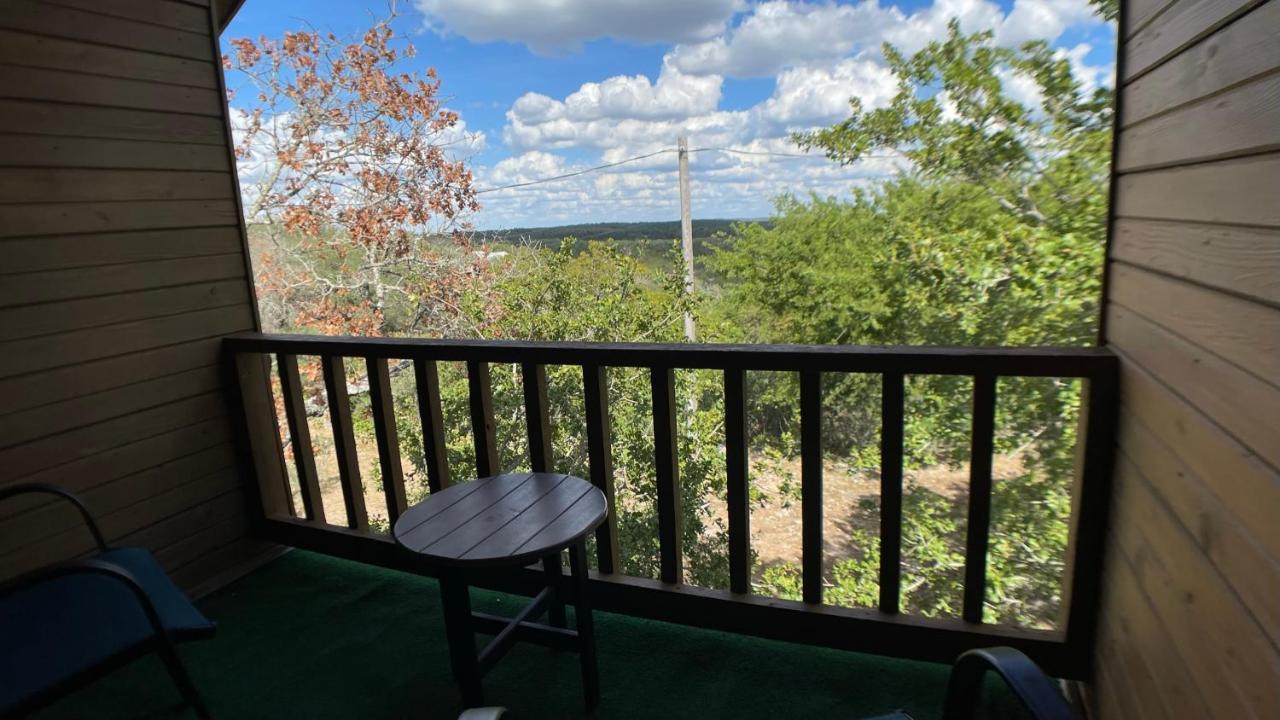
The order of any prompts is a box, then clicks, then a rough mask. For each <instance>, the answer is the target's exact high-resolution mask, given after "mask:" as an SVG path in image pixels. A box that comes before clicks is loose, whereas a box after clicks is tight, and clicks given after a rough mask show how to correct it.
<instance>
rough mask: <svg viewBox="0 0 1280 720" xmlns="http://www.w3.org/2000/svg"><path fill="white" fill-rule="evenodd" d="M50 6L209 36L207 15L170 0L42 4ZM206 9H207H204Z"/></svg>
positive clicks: (56, 0) (68, 0)
mask: <svg viewBox="0 0 1280 720" xmlns="http://www.w3.org/2000/svg"><path fill="white" fill-rule="evenodd" d="M41 1H42V2H45V3H48V4H50V5H58V6H61V7H68V8H76V9H78V10H88V11H90V12H94V13H98V14H100V15H108V16H111V17H117V18H124V19H126V20H137V21H139V22H145V23H150V24H152V25H162V26H164V27H170V28H174V29H176V30H185V31H187V32H193V33H203V34H205V35H208V33H209V11H208V10H207V9H205V8H201V7H198V6H196V5H192V4H190V3H187V2H170V0H41ZM206 7H207V5H206Z"/></svg>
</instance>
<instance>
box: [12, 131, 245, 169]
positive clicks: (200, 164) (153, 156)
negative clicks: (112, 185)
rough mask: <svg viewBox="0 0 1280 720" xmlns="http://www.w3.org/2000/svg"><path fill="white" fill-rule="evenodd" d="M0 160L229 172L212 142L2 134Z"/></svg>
mask: <svg viewBox="0 0 1280 720" xmlns="http://www.w3.org/2000/svg"><path fill="white" fill-rule="evenodd" d="M0 153H3V154H2V155H0V163H2V164H4V165H9V166H13V167H33V168H112V169H124V170H205V171H216V172H224V173H225V172H229V168H230V167H231V164H230V161H229V160H228V159H227V154H226V151H224V150H223V149H221V148H219V147H216V146H213V145H194V144H178V143H161V142H145V141H138V140H103V139H99V138H66V137H48V136H45V137H42V136H38V135H0Z"/></svg>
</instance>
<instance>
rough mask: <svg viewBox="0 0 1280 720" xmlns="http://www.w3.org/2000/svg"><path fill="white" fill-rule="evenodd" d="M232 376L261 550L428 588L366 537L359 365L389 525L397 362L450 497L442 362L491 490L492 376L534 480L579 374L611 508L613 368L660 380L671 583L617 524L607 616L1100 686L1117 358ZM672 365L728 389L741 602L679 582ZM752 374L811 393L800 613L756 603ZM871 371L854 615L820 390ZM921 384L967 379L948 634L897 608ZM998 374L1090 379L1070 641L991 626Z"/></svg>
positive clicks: (485, 364)
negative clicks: (383, 573) (972, 661)
mask: <svg viewBox="0 0 1280 720" xmlns="http://www.w3.org/2000/svg"><path fill="white" fill-rule="evenodd" d="M224 348H225V352H226V358H227V367H228V369H229V371H230V372H231V373H232V374H233V375H234V378H235V387H237V388H238V392H236V393H235V398H234V399H235V400H236V402H237V403H238V404H239V406H240V410H242V411H243V419H244V424H243V427H242V428H241V430H242V432H241V438H242V446H243V449H244V452H243V455H244V465H245V468H246V471H247V472H248V473H249V474H250V476H251V477H253V478H254V479H255V481H256V484H257V487H256V490H257V491H256V492H253V493H250V495H252V496H253V497H254V498H258V499H260V500H261V505H260V507H258V508H256V510H255V511H256V512H257V514H258V516H259V523H258V527H259V531H260V533H261V535H262V536H263V537H265V538H267V539H270V540H274V541H277V542H281V543H284V544H288V545H293V546H297V547H303V548H309V549H313V550H317V551H320V552H327V553H331V554H335V555H339V556H343V557H349V558H353V559H358V560H362V561H365V562H373V563H377V564H381V565H386V566H390V567H398V568H402V569H410V570H414V571H419V572H424V573H426V574H430V570H429V569H424V568H421V567H418V566H416V565H415V564H414V562H413V560H412V558H410V557H408V556H407V554H404V553H400V552H397V549H396V548H395V546H394V544H393V543H392V542H391V541H390V540H389V539H387V538H386V537H385V536H378V535H375V534H372V533H370V532H369V531H368V513H367V512H366V508H365V506H364V502H365V501H364V496H363V494H362V492H361V485H360V478H359V467H358V465H357V462H356V449H355V437H354V432H353V429H352V420H351V409H350V402H349V399H348V397H347V380H346V372H345V363H347V362H350V361H353V360H354V361H358V362H363V363H364V365H365V370H366V371H367V377H368V383H369V395H370V404H371V408H372V411H373V420H374V430H375V435H376V437H377V447H378V458H379V463H380V470H381V477H382V481H383V482H382V484H383V489H384V493H385V500H386V508H387V514H388V516H389V517H390V520H391V522H393V523H394V522H395V519H396V518H397V517H398V516H399V514H400V513H401V512H403V511H404V509H405V503H406V499H405V489H404V482H403V477H402V470H401V459H400V450H399V439H398V437H397V435H396V424H395V418H394V415H393V410H392V402H391V383H390V375H389V371H388V360H389V359H395V360H397V361H402V362H403V361H407V362H411V363H412V366H413V372H414V375H415V378H416V381H417V382H416V387H417V394H418V398H417V400H418V409H419V412H420V416H421V423H422V437H423V445H424V448H423V450H424V455H425V458H426V466H427V468H426V469H427V478H428V485H429V487H430V490H431V491H436V490H439V489H440V488H442V487H445V486H447V485H448V484H449V482H450V475H449V467H448V464H447V462H446V457H445V436H444V424H443V422H442V416H441V406H440V392H439V390H440V388H439V385H440V383H439V379H438V376H437V369H436V364H437V363H438V362H442V361H458V362H464V363H465V364H466V368H467V375H468V383H469V406H470V413H471V419H472V427H473V430H474V444H475V456H476V467H477V469H478V472H479V474H480V475H481V476H485V475H489V474H493V473H497V472H500V471H502V470H503V468H501V467H499V462H498V457H497V443H496V442H495V437H494V420H493V407H492V398H491V390H490V383H489V365H490V364H491V363H512V364H519V365H521V367H522V371H523V372H522V375H523V378H524V387H523V390H524V404H525V409H526V413H525V414H526V418H527V431H528V442H529V461H530V467H531V468H532V469H533V470H535V471H537V470H549V469H553V468H551V467H550V457H551V447H550V442H551V440H550V439H551V429H550V423H549V419H548V412H547V388H546V374H545V366H547V365H576V366H580V367H581V369H582V376H583V396H584V399H585V413H586V418H585V419H586V428H587V449H588V457H589V467H590V473H589V474H590V480H591V482H592V483H594V484H595V485H596V486H597V487H599V488H601V489H602V490H603V491H604V493H605V494H606V496H607V497H609V499H610V505H611V507H612V504H613V503H612V501H613V471H612V464H611V459H610V427H609V411H608V410H609V409H608V401H607V396H606V391H605V369H606V368H609V367H638V368H648V370H649V373H650V381H651V388H652V399H653V403H652V408H653V430H654V456H655V460H656V463H655V467H656V473H655V477H654V479H653V480H654V482H655V483H656V486H657V514H658V533H659V548H660V553H659V555H660V563H659V567H660V580H648V579H641V578H634V577H628V576H624V575H622V574H620V573H619V572H618V570H619V569H620V563H619V560H618V541H617V524H616V516H614V514H613V512H612V510H611V513H610V517H609V519H608V521H607V522H606V524H605V525H603V526H602V527H601V528H600V530H599V531H598V532H597V535H596V550H597V558H596V560H597V567H598V570H597V571H596V572H595V573H593V580H592V592H593V593H595V594H596V595H597V597H596V598H594V600H593V601H594V602H596V603H597V605H598V606H599V607H601V608H602V609H606V610H609V609H612V610H617V611H621V612H629V613H633V614H639V615H647V616H650V617H655V618H658V619H664V620H670V621H674V622H683V623H688V624H694V625H699V626H704V627H713V628H719V629H724V630H730V631H736V632H744V633H750V634H755V635H761V636H766V637H774V638H781V639H786V640H793V641H798V642H809V643H814V644H821V645H828V646H833V647H840V648H847V649H854V650H862V651H868V652H876V653H881V654H889V655H896V656H904V657H911V658H917V659H924V660H937V661H947V662H949V661H951V660H952V659H954V657H955V656H956V655H957V654H959V653H960V652H962V651H964V650H966V649H970V648H974V647H983V646H990V645H997V644H1003V645H1013V646H1015V647H1018V648H1019V649H1022V650H1023V651H1024V652H1027V653H1029V654H1030V655H1032V656H1033V657H1034V658H1035V659H1036V660H1037V661H1038V662H1039V663H1040V664H1041V665H1042V666H1044V667H1045V668H1046V669H1048V670H1049V672H1052V673H1055V674H1057V675H1059V676H1062V677H1085V676H1087V673H1088V672H1089V666H1088V663H1089V661H1090V660H1089V659H1090V657H1091V656H1092V642H1093V635H1094V631H1095V626H1096V624H1097V623H1096V609H1097V605H1098V593H1099V587H1098V582H1099V578H1100V564H1101V560H1102V555H1103V552H1102V550H1103V547H1102V546H1103V542H1104V539H1105V536H1106V520H1107V506H1108V501H1109V495H1110V473H1111V463H1112V448H1113V442H1114V438H1113V433H1114V415H1115V411H1116V403H1117V398H1116V379H1117V363H1116V359H1115V357H1114V356H1113V355H1111V354H1110V353H1109V352H1107V351H1105V350H1099V349H1083V348H1069V349H1060V348H933V347H927V348H926V347H920V348H901V347H852V346H777V345H764V346H762V345H696V344H680V345H657V344H596V343H535V342H505V341H461V340H458V341H454V340H404V339H390V338H355V337H321V336H292V335H259V334H253V335H239V336H233V337H230V338H228V339H227V340H225V342H224ZM273 355H274V356H275V357H276V358H277V362H276V363H275V365H276V368H277V369H278V373H279V383H280V389H281V395H282V401H283V406H284V409H285V415H286V418H287V426H288V428H287V429H288V432H289V436H290V437H291V438H292V444H293V446H294V447H295V448H300V449H301V448H305V449H307V450H306V451H300V452H294V453H293V456H294V463H295V468H296V476H297V480H298V486H299V495H300V497H301V504H302V506H303V507H302V510H303V515H304V517H303V518H297V517H294V516H293V511H292V509H291V508H292V503H291V502H290V492H291V491H290V488H289V478H288V473H287V470H286V468H285V455H284V453H283V451H282V448H281V443H280V435H279V429H278V427H277V422H276V411H275V406H274V403H273V400H272V394H271V385H272V382H271V378H270V373H271V363H270V362H269V359H270V357H271V356H273ZM298 356H316V357H319V358H320V360H321V362H322V366H323V375H324V380H325V392H326V393H327V396H328V397H327V400H328V402H327V407H328V412H329V420H330V423H331V425H332V428H333V437H334V444H335V449H336V455H337V460H338V471H339V474H340V477H341V483H342V490H343V500H344V505H345V512H346V517H345V525H346V527H340V526H336V525H331V524H326V523H325V520H326V518H325V517H324V510H323V508H322V506H321V503H320V499H319V498H320V490H319V481H318V478H317V474H316V468H315V462H314V459H313V458H312V457H311V453H310V450H309V449H310V447H311V444H310V438H309V434H308V430H307V423H306V419H305V408H304V402H303V394H302V391H301V382H300V378H299V373H298V362H297V358H298ZM676 369H711V370H719V371H722V372H723V374H724V398H725V401H724V407H725V451H726V461H727V462H726V466H727V474H728V478H727V482H728V484H727V515H728V533H729V543H728V544H729V569H730V582H729V590H728V591H718V590H707V589H701V588H694V587H690V586H687V585H684V584H682V578H683V569H682V564H683V553H682V548H681V542H680V538H681V535H682V533H681V531H680V518H681V512H680V491H679V490H680V480H679V470H678V468H679V463H678V457H677V452H676V448H677V444H676V429H677V416H678V413H679V412H680V408H678V407H677V404H676V402H675V391H674V386H675V383H674V377H675V370H676ZM750 370H765V371H789V372H796V373H798V374H799V378H800V433H801V441H800V447H801V506H802V508H801V515H802V533H801V535H802V539H801V543H802V563H801V566H802V571H801V579H802V588H803V600H804V601H803V602H792V601H787V600H779V599H776V598H765V597H760V596H757V595H753V594H751V593H750V573H751V561H750V557H751V551H750V529H749V528H750V523H749V519H750V518H749V507H748V505H749V502H748V482H747V475H748V464H749V463H748V447H747V413H746V396H745V395H746V393H745V374H746V372H747V371H750ZM824 373H870V374H878V375H880V376H881V378H882V382H883V391H882V394H881V422H882V428H881V463H882V465H881V472H880V483H881V487H880V491H881V508H880V513H881V516H880V597H879V605H878V608H876V609H874V610H871V609H850V608H839V607H832V606H829V605H824V604H823V582H822V567H823V511H822V508H823V503H822V481H823V465H822V460H823V458H822V437H821V429H822V423H821V416H822V376H823V374H824ZM907 375H959V376H970V377H972V378H973V381H974V382H973V411H972V434H971V443H972V445H971V451H972V452H971V461H970V478H969V480H970V484H969V500H968V522H967V531H966V545H965V571H964V600H963V612H962V618H961V619H954V620H941V619H928V618H921V617H915V616H908V615H904V614H903V613H901V612H900V611H901V607H900V594H901V548H902V491H903V468H902V461H903V446H902V444H903V403H904V394H905V393H904V378H905V376H907ZM1000 377H1053V378H1079V379H1081V380H1083V381H1084V385H1085V393H1084V395H1085V398H1084V399H1085V403H1084V409H1083V410H1082V414H1081V423H1082V427H1081V432H1080V435H1079V437H1080V439H1081V442H1082V443H1083V450H1082V452H1081V453H1080V463H1079V471H1078V473H1077V478H1076V482H1075V485H1074V490H1073V493H1074V494H1073V505H1072V517H1071V540H1070V547H1069V549H1068V558H1067V566H1068V570H1067V578H1065V579H1064V588H1063V590H1064V592H1063V603H1064V608H1065V613H1064V618H1065V622H1064V623H1063V625H1064V626H1063V627H1060V628H1059V629H1057V630H1053V631H1044V630H1028V629H1021V628H1010V627H1005V626H996V625H989V624H983V617H982V610H983V603H984V600H985V592H986V585H987V583H986V578H987V568H986V559H987V545H988V533H989V526H990V517H991V485H992V453H993V438H994V436H995V428H994V419H995V405H996V381H997V379H998V378H1000ZM538 581H539V580H538V574H537V573H533V572H532V571H530V574H528V575H527V576H519V575H516V576H513V575H510V574H508V575H507V576H495V577H492V578H483V579H481V580H480V582H482V583H483V584H489V585H491V586H494V587H498V588H501V589H507V590H513V591H521V590H525V589H529V588H533V587H535V586H536V583H537V582H538Z"/></svg>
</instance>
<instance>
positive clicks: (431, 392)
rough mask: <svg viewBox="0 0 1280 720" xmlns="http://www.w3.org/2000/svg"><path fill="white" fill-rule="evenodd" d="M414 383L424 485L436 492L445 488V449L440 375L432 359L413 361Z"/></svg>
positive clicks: (446, 456)
mask: <svg viewBox="0 0 1280 720" xmlns="http://www.w3.org/2000/svg"><path fill="white" fill-rule="evenodd" d="M413 377H414V383H415V384H416V385H417V386H418V417H419V418H420V419H421V421H422V452H423V457H425V458H426V462H427V487H428V488H430V489H431V492H433V493H435V492H440V491H441V490H443V489H445V488H447V487H449V451H448V449H447V448H446V447H445V441H444V418H443V416H442V415H441V413H440V374H439V372H438V371H437V370H436V362H435V361H434V360H415V361H414V363H413Z"/></svg>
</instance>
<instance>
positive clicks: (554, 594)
mask: <svg viewBox="0 0 1280 720" xmlns="http://www.w3.org/2000/svg"><path fill="white" fill-rule="evenodd" d="M542 572H543V573H544V574H545V576H546V579H547V587H549V588H551V601H550V602H549V603H547V618H548V619H549V620H550V621H551V624H552V625H554V626H555V627H558V628H562V627H566V626H567V624H568V623H567V622H566V620H565V616H564V593H563V592H562V591H561V587H562V585H561V583H562V582H563V578H564V571H563V570H561V565H560V553H558V552H557V553H552V554H551V555H548V556H546V557H544V558H542Z"/></svg>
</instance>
